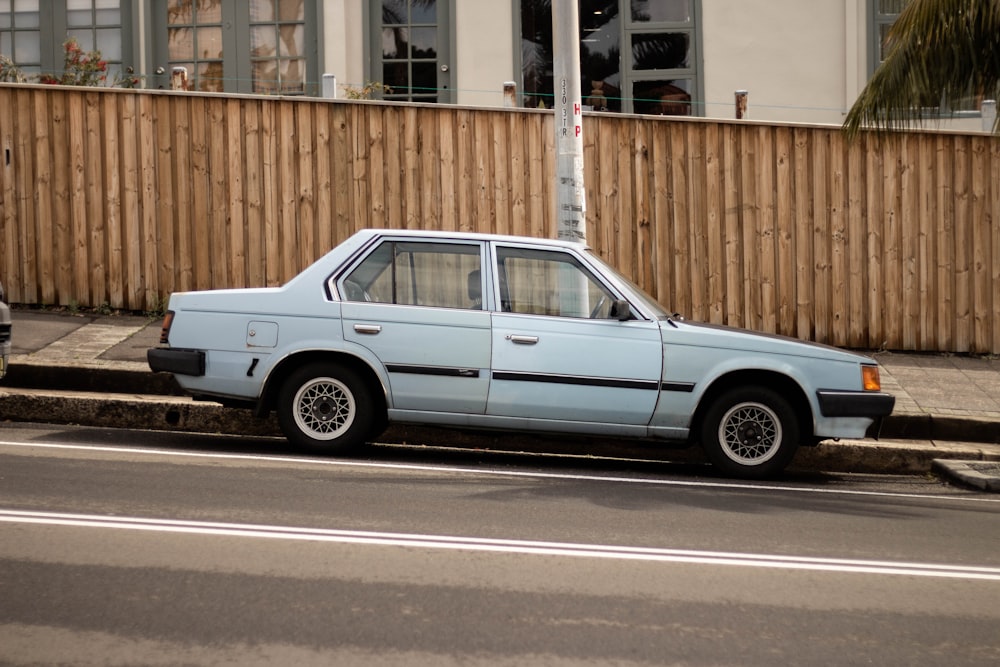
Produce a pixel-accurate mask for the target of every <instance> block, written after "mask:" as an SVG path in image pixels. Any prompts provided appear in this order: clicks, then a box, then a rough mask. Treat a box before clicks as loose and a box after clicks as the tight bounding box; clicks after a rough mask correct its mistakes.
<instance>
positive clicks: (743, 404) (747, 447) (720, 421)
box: [701, 386, 800, 479]
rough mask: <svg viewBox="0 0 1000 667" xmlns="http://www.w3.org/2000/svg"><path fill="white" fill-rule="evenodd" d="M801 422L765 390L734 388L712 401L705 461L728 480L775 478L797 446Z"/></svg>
mask: <svg viewBox="0 0 1000 667" xmlns="http://www.w3.org/2000/svg"><path fill="white" fill-rule="evenodd" d="M799 431H800V429H799V421H798V419H796V417H795V411H794V410H793V409H792V406H791V405H790V404H789V403H788V401H787V400H785V399H784V398H782V397H781V395H780V394H778V393H777V392H775V391H773V390H771V389H767V388H766V387H752V386H751V387H739V388H736V389H731V390H729V391H727V392H725V393H724V394H722V395H721V396H719V397H718V398H717V399H716V400H715V402H713V403H712V404H711V405H710V406H709V408H708V410H707V411H706V412H705V417H704V419H703V420H702V424H701V446H702V448H703V449H704V450H705V456H707V457H708V460H709V461H711V462H712V464H713V465H714V466H716V467H717V468H718V469H719V470H720V471H721V472H723V473H724V474H725V475H727V476H730V477H739V478H742V479H761V478H764V477H772V476H774V475H777V474H778V473H780V472H781V471H782V470H784V469H785V467H786V466H787V465H788V464H789V463H790V462H791V460H792V457H793V456H795V450H796V449H798V446H799V435H800V434H799Z"/></svg>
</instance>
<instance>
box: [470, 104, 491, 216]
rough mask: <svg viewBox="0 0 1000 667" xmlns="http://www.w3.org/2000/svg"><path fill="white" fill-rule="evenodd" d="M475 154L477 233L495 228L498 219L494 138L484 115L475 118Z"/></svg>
mask: <svg viewBox="0 0 1000 667" xmlns="http://www.w3.org/2000/svg"><path fill="white" fill-rule="evenodd" d="M472 141H473V154H474V155H475V170H474V172H473V174H474V178H475V196H474V198H473V201H474V203H475V214H474V215H475V223H474V224H475V225H476V230H475V231H477V232H485V231H488V230H490V229H492V228H493V221H494V220H495V219H496V210H495V208H494V204H495V202H494V201H493V196H492V195H493V190H492V188H491V187H490V183H491V182H492V178H491V177H490V172H491V171H492V170H493V151H492V150H491V149H492V148H493V137H492V132H491V131H490V123H489V120H488V118H487V117H486V116H485V115H484V114H476V115H475V116H474V117H473V134H472Z"/></svg>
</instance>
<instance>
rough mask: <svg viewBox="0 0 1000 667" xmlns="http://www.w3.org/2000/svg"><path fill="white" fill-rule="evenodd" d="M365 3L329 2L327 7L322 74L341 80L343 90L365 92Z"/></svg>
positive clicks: (352, 0) (356, 0)
mask: <svg viewBox="0 0 1000 667" xmlns="http://www.w3.org/2000/svg"><path fill="white" fill-rule="evenodd" d="M364 1H365V0H325V2H324V4H323V37H322V43H323V49H322V50H323V56H324V57H323V63H322V65H321V68H322V70H323V71H322V72H320V74H333V75H334V76H336V77H337V86H338V88H339V90H338V91H337V96H338V97H343V87H344V86H351V87H353V88H362V87H363V86H364V84H365V83H367V81H366V80H365V40H364V35H365V31H366V30H367V27H366V25H365V13H364V7H363V5H362V3H363V2H364Z"/></svg>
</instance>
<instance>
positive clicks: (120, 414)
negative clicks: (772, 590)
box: [0, 388, 1000, 491]
mask: <svg viewBox="0 0 1000 667" xmlns="http://www.w3.org/2000/svg"><path fill="white" fill-rule="evenodd" d="M0 419H4V420H9V421H18V422H38V423H58V424H73V425H80V426H89V427H96V428H126V429H138V430H162V431H175V432H188V433H222V434H227V435H236V436H247V437H260V436H266V437H281V432H280V430H279V428H278V424H277V420H276V419H275V418H274V417H273V416H272V417H271V418H270V419H266V420H260V419H256V418H255V417H253V416H252V414H251V413H250V411H248V410H238V409H231V408H224V407H222V406H220V405H218V404H216V403H206V402H197V401H193V400H191V399H190V398H184V397H173V396H150V395H142V394H120V393H118V394H94V393H82V392H71V391H54V390H48V391H45V390H34V389H25V388H4V389H0ZM379 442H384V443H390V444H407V445H431V444H432V445H434V446H447V447H463V448H471V449H481V450H487V451H503V452H529V453H554V454H576V455H580V454H585V455H590V456H607V457H614V458H628V459H636V460H649V461H670V462H684V463H701V462H704V459H703V458H702V455H701V451H700V450H699V449H697V448H691V449H679V448H673V447H669V446H659V445H656V444H650V443H628V442H625V443H623V442H622V441H606V440H600V439H590V438H587V439H585V444H584V446H581V438H568V437H551V438H543V437H534V436H526V435H523V434H516V435H511V434H495V433H489V434H486V433H472V432H465V431H457V430H451V429H434V428H422V427H408V426H398V425H393V426H391V427H390V428H389V429H388V430H387V431H386V432H385V433H384V434H383V435H382V436H381V437H380V438H379ZM948 459H950V460H957V461H963V462H966V463H968V462H983V461H989V460H995V461H1000V453H998V452H997V451H996V450H995V448H994V449H992V450H991V449H990V447H989V445H987V446H985V447H982V448H981V447H978V446H977V445H976V444H975V443H945V444H933V443H926V442H916V441H912V442H905V441H902V442H901V441H885V440H881V441H825V442H823V443H821V444H820V445H818V446H817V447H803V448H801V449H800V450H799V452H798V453H797V455H796V458H795V459H794V461H793V462H792V465H791V469H793V470H800V471H802V470H805V471H815V472H819V471H823V472H834V473H866V474H926V473H930V472H932V470H934V469H935V468H934V467H935V465H937V464H936V463H935V462H936V461H939V460H948ZM938 468H939V469H941V470H942V472H946V473H949V474H950V472H951V469H942V468H940V466H938ZM997 468H998V472H997V484H996V485H995V486H993V485H977V486H978V488H982V489H984V490H990V491H994V490H1000V464H997ZM956 469H958V468H956ZM963 481H964V480H963Z"/></svg>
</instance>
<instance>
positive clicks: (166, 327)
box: [160, 310, 174, 345]
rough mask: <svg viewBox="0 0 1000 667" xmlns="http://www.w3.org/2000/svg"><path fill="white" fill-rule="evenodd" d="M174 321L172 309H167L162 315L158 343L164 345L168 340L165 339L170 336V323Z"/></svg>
mask: <svg viewBox="0 0 1000 667" xmlns="http://www.w3.org/2000/svg"><path fill="white" fill-rule="evenodd" d="M173 323H174V311H172V310H168V311H167V314H166V315H164V316H163V328H162V329H160V345H166V344H167V343H169V342H170V341H169V340H167V339H168V338H169V337H170V325H171V324H173Z"/></svg>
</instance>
